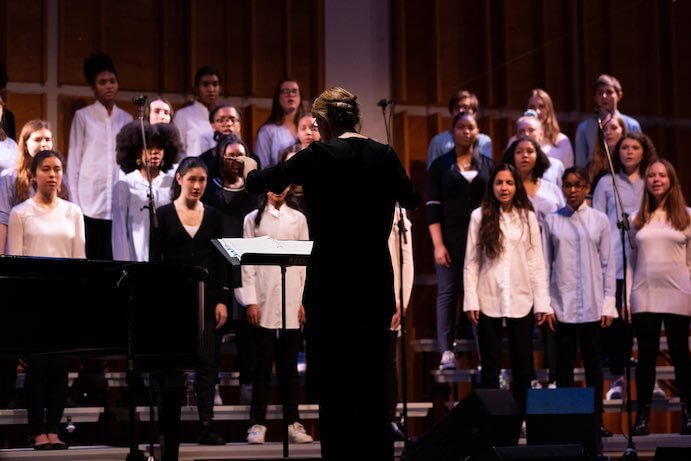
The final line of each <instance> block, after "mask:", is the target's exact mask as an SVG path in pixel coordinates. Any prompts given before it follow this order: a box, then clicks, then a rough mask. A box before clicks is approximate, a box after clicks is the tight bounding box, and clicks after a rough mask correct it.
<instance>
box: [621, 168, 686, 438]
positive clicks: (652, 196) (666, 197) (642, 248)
mask: <svg viewBox="0 0 691 461" xmlns="http://www.w3.org/2000/svg"><path fill="white" fill-rule="evenodd" d="M644 181H645V192H644V194H643V200H642V202H641V206H640V209H639V211H638V213H637V214H636V216H635V217H634V218H633V223H632V224H633V225H632V232H633V234H634V237H633V240H634V242H635V247H634V251H632V254H631V266H632V267H633V283H632V285H631V312H632V314H633V315H632V319H633V326H634V329H635V331H636V339H637V340H638V365H637V366H636V395H637V404H638V411H637V413H636V422H635V424H634V427H633V434H634V435H648V433H649V428H648V423H649V420H650V404H651V401H652V394H653V387H654V383H655V364H656V359H657V355H658V352H659V347H660V327H661V326H662V324H663V323H664V324H665V334H666V336H667V346H668V349H669V355H670V357H671V358H672V365H673V366H674V378H675V380H676V382H677V387H678V388H679V400H680V401H681V418H682V420H681V430H680V432H681V434H691V412H690V411H689V407H688V402H689V398H690V397H691V362H689V324H690V323H691V276H690V274H691V209H689V208H687V207H686V202H685V200H684V194H683V192H682V190H681V184H679V179H678V177H677V173H676V171H675V170H674V167H673V166H672V164H671V163H669V162H668V161H667V160H655V161H653V162H652V163H651V164H650V165H649V166H648V168H646V170H645V176H644Z"/></svg>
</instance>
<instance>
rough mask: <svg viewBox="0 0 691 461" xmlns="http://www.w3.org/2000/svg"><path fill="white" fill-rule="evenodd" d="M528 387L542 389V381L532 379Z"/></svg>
mask: <svg viewBox="0 0 691 461" xmlns="http://www.w3.org/2000/svg"><path fill="white" fill-rule="evenodd" d="M530 387H531V388H532V389H542V383H541V382H540V381H538V380H537V379H533V380H532V381H530Z"/></svg>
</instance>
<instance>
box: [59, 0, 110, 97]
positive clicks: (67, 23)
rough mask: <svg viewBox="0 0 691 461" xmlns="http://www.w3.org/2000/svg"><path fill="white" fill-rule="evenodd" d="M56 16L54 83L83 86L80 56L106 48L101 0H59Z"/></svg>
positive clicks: (82, 59)
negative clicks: (57, 48)
mask: <svg viewBox="0 0 691 461" xmlns="http://www.w3.org/2000/svg"><path fill="white" fill-rule="evenodd" d="M59 15H60V17H59V23H60V26H59V34H60V44H59V54H60V56H59V59H58V83H59V84H61V85H84V84H85V82H84V72H83V63H84V59H85V58H86V57H87V56H89V55H90V54H91V53H94V52H96V51H107V50H105V48H104V46H105V43H104V42H103V37H102V33H101V31H102V26H103V24H102V10H101V2H100V1H92V0H61V1H60V9H59ZM117 64H118V63H117V62H116V63H115V65H116V66H117Z"/></svg>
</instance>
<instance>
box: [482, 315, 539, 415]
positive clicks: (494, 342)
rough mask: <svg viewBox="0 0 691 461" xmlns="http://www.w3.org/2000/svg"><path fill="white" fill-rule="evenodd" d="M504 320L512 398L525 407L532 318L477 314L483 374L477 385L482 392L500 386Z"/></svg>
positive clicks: (530, 352)
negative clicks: (507, 342)
mask: <svg viewBox="0 0 691 461" xmlns="http://www.w3.org/2000/svg"><path fill="white" fill-rule="evenodd" d="M503 320H506V329H507V332H508V335H509V358H510V360H511V376H512V382H513V395H514V398H515V399H516V401H517V402H518V403H519V404H521V405H522V406H525V400H526V393H527V391H528V388H529V387H530V374H531V372H532V370H533V341H532V334H533V322H534V315H533V313H532V311H531V313H530V314H528V315H526V316H525V317H520V318H508V317H506V318H502V317H499V318H495V317H488V316H486V315H484V314H483V313H482V312H481V313H480V321H479V322H478V325H477V334H478V340H479V343H480V355H481V357H482V361H481V362H482V371H481V372H480V385H481V386H482V387H483V388H485V389H497V388H498V387H499V373H500V371H501V368H502V367H501V363H502V360H501V340H502V321H503Z"/></svg>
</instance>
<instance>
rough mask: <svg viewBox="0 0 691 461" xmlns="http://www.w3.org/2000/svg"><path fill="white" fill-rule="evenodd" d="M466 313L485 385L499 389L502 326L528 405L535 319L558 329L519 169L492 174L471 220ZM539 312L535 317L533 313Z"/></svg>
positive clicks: (518, 392) (517, 389)
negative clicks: (475, 329)
mask: <svg viewBox="0 0 691 461" xmlns="http://www.w3.org/2000/svg"><path fill="white" fill-rule="evenodd" d="M463 283H464V287H465V292H464V297H463V310H464V311H465V312H466V315H467V316H468V318H469V319H470V321H471V322H473V323H474V324H476V325H477V327H478V339H479V344H480V356H481V365H482V372H481V386H482V387H483V388H490V389H491V388H498V387H499V371H500V369H501V363H502V360H501V337H502V322H503V321H504V320H505V321H506V326H507V330H508V334H509V354H510V358H511V370H512V376H513V384H514V388H513V393H514V397H515V398H516V400H517V401H518V402H520V403H525V399H526V391H527V389H528V387H529V386H530V373H531V370H532V367H533V360H532V357H533V346H532V331H533V321H534V318H537V324H538V325H542V324H546V325H548V326H549V327H550V329H553V323H554V312H553V311H552V308H551V307H550V300H549V296H548V292H547V279H546V274H545V262H544V259H543V253H542V245H541V240H540V228H539V225H538V222H537V218H536V217H535V213H534V212H533V211H532V206H531V205H530V201H529V200H528V197H527V195H526V192H525V189H524V188H523V181H521V178H520V176H519V174H518V172H517V171H516V169H515V168H514V167H512V166H511V165H507V164H503V165H501V166H499V167H498V168H497V169H496V170H495V171H494V172H493V173H492V176H491V178H490V182H489V184H488V189H487V194H486V195H485V198H484V200H483V202H482V206H481V207H480V208H477V209H475V210H474V211H473V213H472V214H471V216H470V226H469V229H468V243H467V245H466V254H465V262H464V266H463ZM533 313H535V315H534V314H533Z"/></svg>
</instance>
